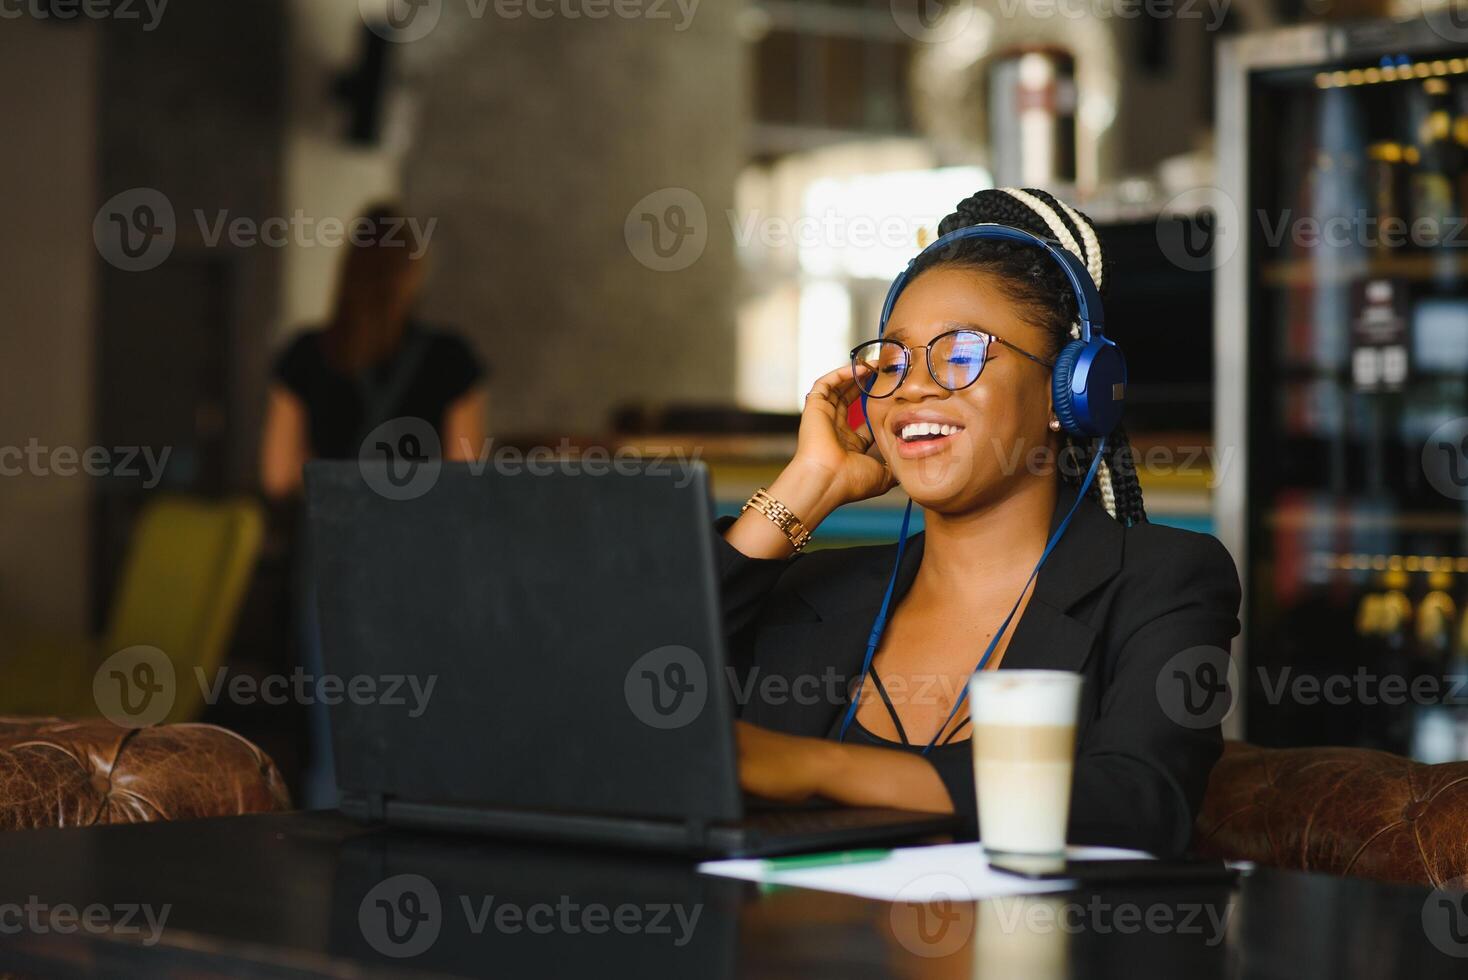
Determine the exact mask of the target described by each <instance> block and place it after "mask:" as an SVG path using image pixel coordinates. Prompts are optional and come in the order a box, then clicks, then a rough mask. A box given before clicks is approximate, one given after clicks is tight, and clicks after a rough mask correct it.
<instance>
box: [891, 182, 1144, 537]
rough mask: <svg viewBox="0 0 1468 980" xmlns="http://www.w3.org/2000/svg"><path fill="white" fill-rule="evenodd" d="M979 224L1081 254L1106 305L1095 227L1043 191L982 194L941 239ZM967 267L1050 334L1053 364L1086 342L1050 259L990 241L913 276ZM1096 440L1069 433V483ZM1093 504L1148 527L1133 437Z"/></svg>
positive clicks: (1105, 466) (963, 206)
mask: <svg viewBox="0 0 1468 980" xmlns="http://www.w3.org/2000/svg"><path fill="white" fill-rule="evenodd" d="M977 224H999V225H1008V226H1009V227H1011V228H1019V229H1021V230H1023V231H1028V232H1030V233H1031V234H1034V235H1039V236H1040V237H1042V238H1050V239H1053V240H1055V241H1057V242H1059V243H1060V246H1061V247H1062V248H1064V249H1066V250H1067V251H1069V252H1071V253H1073V254H1075V255H1076V256H1077V257H1078V258H1079V259H1080V260H1081V261H1082V262H1083V263H1084V264H1085V266H1086V269H1087V271H1088V272H1090V274H1091V279H1092V280H1093V281H1094V282H1095V283H1096V289H1097V291H1098V292H1100V294H1101V296H1102V298H1103V299H1104V298H1105V296H1106V287H1107V285H1108V282H1109V280H1110V269H1109V266H1108V265H1107V262H1106V255H1105V253H1104V252H1103V251H1102V249H1101V242H1100V240H1099V239H1098V238H1097V237H1096V228H1095V225H1094V224H1093V223H1092V221H1091V219H1090V218H1088V217H1086V216H1085V215H1084V214H1081V213H1080V212H1079V211H1076V210H1074V209H1073V208H1071V207H1069V206H1068V205H1066V204H1065V203H1064V202H1062V201H1060V200H1058V199H1057V198H1055V197H1052V196H1051V195H1050V194H1048V193H1046V192H1045V191H1042V190H1036V189H1034V188H1024V189H1021V188H1017V187H1002V188H997V189H994V190H984V191H979V192H978V193H977V194H974V195H973V196H972V197H970V198H968V199H966V200H964V201H961V202H959V205H958V209H957V210H956V211H954V212H953V213H952V214H950V215H949V216H948V217H946V218H944V219H943V221H942V222H941V223H940V224H939V225H938V233H939V235H946V234H948V233H949V232H953V231H957V230H958V229H960V228H967V227H968V226H970V225H977ZM943 265H960V266H965V267H969V268H973V269H981V270H983V271H985V272H988V273H991V274H993V276H994V279H995V282H996V285H997V286H998V287H999V289H1000V290H1001V291H1002V292H1003V293H1004V294H1005V295H1006V296H1008V297H1009V298H1010V299H1011V300H1013V301H1014V302H1015V303H1016V304H1018V305H1019V306H1020V308H1021V309H1022V310H1023V311H1024V315H1025V317H1026V319H1027V320H1029V321H1030V322H1031V323H1033V324H1034V325H1035V326H1037V327H1039V328H1040V329H1042V330H1043V331H1045V335H1046V340H1047V344H1048V348H1049V349H1048V351H1047V352H1046V353H1047V356H1048V357H1050V358H1051V359H1053V358H1054V357H1055V356H1056V355H1058V354H1059V353H1060V350H1061V348H1063V347H1064V346H1065V345H1066V344H1067V343H1069V342H1070V340H1071V339H1073V338H1076V337H1079V336H1080V321H1079V319H1078V311H1077V309H1076V300H1075V293H1074V292H1073V291H1072V290H1071V287H1070V284H1069V282H1067V281H1066V278H1065V273H1064V272H1062V271H1061V269H1060V267H1059V265H1058V264H1057V263H1056V262H1055V260H1054V259H1052V258H1051V257H1050V256H1048V255H1046V254H1045V253H1043V252H1041V251H1040V250H1039V249H1037V248H1034V247H1032V246H1029V245H1025V244H1021V243H1018V242H1007V241H998V240H993V239H984V238H967V239H962V240H960V241H958V242H955V243H953V244H952V245H950V246H948V247H946V248H944V249H943V250H941V251H939V252H934V253H929V254H927V255H925V256H924V257H923V259H922V260H921V261H920V262H919V263H918V265H917V267H916V268H914V269H913V272H912V275H913V278H916V277H917V276H919V275H921V274H922V273H923V272H925V271H927V270H928V269H931V268H935V267H937V266H943ZM1097 445H1098V442H1097V441H1096V440H1092V439H1087V438H1083V437H1077V436H1073V435H1070V434H1069V433H1067V434H1066V435H1065V445H1064V447H1063V448H1062V450H1061V466H1060V467H1059V469H1060V474H1061V477H1060V478H1061V479H1062V480H1063V481H1064V482H1066V483H1068V484H1070V485H1072V486H1079V485H1080V483H1081V480H1082V478H1083V475H1084V474H1085V473H1086V472H1087V471H1088V470H1089V469H1090V466H1091V463H1092V462H1093V461H1094V459H1095V457H1096V448H1097ZM1090 496H1091V498H1092V499H1093V500H1095V501H1096V502H1098V503H1099V504H1101V506H1103V507H1105V508H1106V511H1107V513H1109V514H1110V515H1111V516H1112V517H1114V518H1116V519H1117V520H1118V521H1121V522H1122V523H1123V524H1125V525H1127V526H1130V525H1133V524H1137V523H1140V522H1142V521H1145V520H1147V511H1146V508H1145V507H1144V505H1143V503H1142V487H1141V484H1139V483H1138V482H1137V468H1136V464H1135V462H1134V460H1133V456H1132V446H1131V442H1130V440H1128V439H1127V435H1126V430H1125V429H1123V428H1122V427H1121V426H1119V425H1118V426H1117V427H1116V429H1115V431H1113V432H1112V434H1111V436H1110V437H1109V438H1108V439H1107V442H1106V452H1105V454H1104V456H1103V458H1102V460H1101V465H1100V466H1099V467H1098V468H1097V472H1096V480H1095V482H1094V483H1092V485H1091V489H1090Z"/></svg>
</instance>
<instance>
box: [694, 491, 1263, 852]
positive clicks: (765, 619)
mask: <svg viewBox="0 0 1468 980" xmlns="http://www.w3.org/2000/svg"><path fill="white" fill-rule="evenodd" d="M1074 500H1075V490H1074V489H1073V488H1070V487H1062V489H1061V492H1060V494H1059V500H1058V501H1057V505H1056V510H1055V513H1054V515H1053V516H1052V518H1051V530H1052V532H1053V530H1054V529H1055V527H1056V526H1057V525H1058V524H1059V522H1060V520H1061V518H1062V517H1063V516H1064V515H1065V513H1066V511H1067V510H1069V508H1070V505H1071V504H1072V503H1073V502H1074ZM732 522H733V519H732V518H727V517H726V518H722V519H721V520H720V521H718V522H717V527H718V531H719V532H720V533H719V534H718V535H716V537H717V542H716V544H715V548H716V553H717V555H718V560H719V572H720V582H721V592H722V598H723V603H724V617H725V624H724V625H725V632H726V633H727V635H728V637H729V658H730V663H731V665H732V666H733V668H734V671H735V673H736V674H739V675H740V676H739V678H738V680H739V682H740V683H739V688H738V689H739V690H740V691H749V692H753V693H752V695H751V696H750V698H749V700H748V701H747V702H746V703H743V704H741V705H740V706H739V707H740V715H741V717H742V718H743V719H744V720H746V721H749V722H751V723H753V724H757V725H761V726H763V727H766V728H770V729H774V730H776V731H783V732H788V733H790V734H794V735H807V736H816V737H833V735H834V732H835V731H836V729H837V726H839V723H840V718H841V716H842V714H843V713H844V712H845V710H846V707H847V705H848V704H849V701H848V698H849V693H848V692H849V691H850V689H851V683H852V680H853V679H854V678H855V676H856V675H857V674H858V672H859V671H860V670H861V662H862V657H863V654H864V653H865V651H866V642H867V637H868V634H869V633H870V631H871V628H872V619H873V617H874V616H875V615H876V612H877V608H878V606H879V605H880V604H881V601H882V594H883V592H884V591H885V589H886V586H887V580H888V578H889V577H890V575H891V573H892V563H893V560H894V559H895V557H896V549H897V545H896V543H895V542H894V543H892V544H887V545H877V546H868V547H860V548H835V549H827V550H819V551H810V552H805V553H802V554H799V555H795V556H792V557H790V558H785V559H757V558H749V557H747V556H745V555H744V554H742V553H741V552H739V551H738V550H737V549H736V548H734V546H733V545H731V544H729V543H728V542H727V541H725V540H724V539H723V534H722V532H723V531H724V529H726V528H727V527H728V526H729V524H731V523H732ZM923 540H924V535H923V534H922V533H919V534H916V535H914V536H913V537H912V538H911V540H910V541H909V543H908V546H907V549H906V551H905V552H904V553H903V559H902V568H901V570H900V572H899V574H898V581H897V589H896V592H895V593H894V603H895V602H900V601H901V599H902V597H903V596H905V595H906V593H907V590H908V589H909V588H910V587H911V585H912V582H913V578H914V577H915V576H916V574H917V570H918V566H919V564H920V563H921V561H922V556H923ZM1239 598H1240V590H1239V580H1238V573H1237V572H1236V570H1235V569H1234V564H1233V560H1232V558H1231V557H1230V556H1229V554H1228V551H1227V550H1226V549H1225V548H1224V547H1223V545H1222V544H1220V543H1219V541H1218V540H1217V539H1216V538H1213V537H1210V536H1209V535H1205V534H1197V533H1194V532H1191V531H1183V530H1180V529H1177V528H1171V527H1165V526H1162V525H1157V524H1139V525H1137V526H1135V527H1131V528H1126V527H1123V526H1122V525H1121V524H1120V523H1118V522H1117V521H1115V520H1113V519H1112V517H1111V516H1110V515H1109V514H1107V513H1106V511H1105V510H1103V509H1102V508H1101V507H1100V506H1099V505H1097V504H1096V503H1094V502H1093V501H1090V500H1086V501H1083V502H1082V503H1081V505H1080V507H1079V508H1077V510H1076V515H1075V518H1074V519H1073V520H1072V521H1071V524H1070V527H1069V529H1068V530H1067V531H1066V533H1065V536H1064V537H1063V538H1061V540H1060V542H1059V544H1057V545H1056V547H1055V550H1054V552H1053V553H1052V554H1051V556H1050V560H1049V561H1047V562H1046V563H1045V567H1044V568H1043V569H1041V571H1040V575H1039V578H1038V580H1037V581H1036V583H1035V591H1034V593H1033V594H1032V595H1031V597H1030V601H1029V604H1028V605H1027V606H1026V607H1025V610H1024V614H1023V615H1022V616H1021V617H1020V618H1019V620H1018V621H1017V622H1016V623H1014V624H1012V625H1011V627H1010V629H1011V630H1012V636H1011V639H1010V642H1009V646H1008V648H1007V649H1006V651H1005V654H1004V659H1003V660H1002V661H1001V662H1000V666H999V668H998V669H1000V670H1010V669H1021V668H1045V669H1052V670H1071V671H1077V672H1079V673H1081V674H1082V675H1083V676H1084V677H1085V679H1086V683H1085V686H1084V688H1083V690H1082V694H1081V705H1080V714H1079V719H1078V722H1077V728H1076V769H1075V782H1074V785H1073V788H1072V796H1071V813H1070V840H1071V842H1072V843H1076V844H1107V845H1112V846H1116V847H1133V848H1139V849H1141V850H1145V851H1151V852H1153V853H1155V854H1158V855H1170V854H1178V853H1181V852H1183V851H1184V850H1186V849H1187V846H1188V843H1189V841H1190V839H1191V837H1192V829H1193V819H1194V816H1195V815H1196V813H1197V811H1198V808H1199V806H1200V804H1201V802H1202V799H1203V791H1204V789H1205V788H1206V787H1207V783H1208V775H1209V772H1210V771H1211V770H1212V768H1213V764H1214V763H1215V762H1216V761H1217V760H1218V757H1219V755H1220V753H1221V752H1222V750H1223V737H1222V732H1221V731H1220V728H1219V725H1218V721H1219V720H1221V718H1222V714H1223V713H1222V711H1216V712H1209V713H1207V714H1204V715H1202V716H1191V715H1189V714H1188V713H1187V712H1184V711H1181V710H1179V705H1178V703H1177V700H1178V697H1179V694H1178V691H1179V688H1178V687H1177V682H1176V681H1174V680H1173V678H1174V677H1176V676H1178V675H1179V669H1180V668H1187V669H1189V670H1190V672H1191V669H1192V668H1195V667H1196V666H1197V664H1196V662H1195V661H1196V660H1197V658H1198V657H1199V656H1200V654H1199V652H1198V651H1199V648H1206V647H1211V648H1216V649H1218V650H1220V651H1226V650H1227V649H1228V648H1229V642H1230V640H1231V639H1232V638H1233V637H1234V636H1235V635H1237V634H1238V631H1239V621H1238V618H1237V614H1238V609H1239ZM894 608H895V607H894ZM979 653H980V651H977V650H976V651H975V652H974V659H975V661H977V660H978V656H979ZM1217 656H1218V657H1222V656H1223V654H1222V653H1219V654H1218V655H1217ZM1217 664H1218V660H1214V661H1213V666H1214V667H1216V666H1217ZM1198 676H1199V677H1200V678H1201V679H1205V680H1206V678H1203V675H1202V674H1201V673H1200V674H1199V675H1198ZM1191 690H1192V689H1191V688H1189V691H1191ZM802 692H804V695H803V696H802ZM827 692H831V693H829V694H828V693H827ZM813 694H814V696H812V695H813ZM1188 696H1189V697H1191V696H1192V695H1191V694H1189V695H1188ZM1174 719H1178V720H1174ZM856 732H857V726H855V725H853V726H852V731H851V732H848V733H847V737H848V738H852V737H853V734H854V733H856ZM856 737H857V738H859V739H860V740H861V741H865V742H873V741H874V740H875V741H876V742H877V743H878V744H886V745H888V746H890V747H892V748H894V749H899V750H905V751H912V752H918V751H921V748H922V746H921V745H909V746H903V745H900V744H898V743H893V742H886V741H885V740H880V739H875V737H874V736H871V735H870V733H865V734H864V735H861V734H859V735H857V736H856ZM940 749H942V750H943V751H941V752H940ZM959 749H962V750H963V751H958V750H959ZM968 749H969V743H968V741H967V740H964V741H962V742H951V743H949V744H948V745H947V746H936V747H934V749H933V751H932V752H931V753H930V754H929V756H928V758H929V761H931V762H932V764H933V766H934V768H935V769H936V770H937V772H938V775H939V777H940V778H942V780H943V783H944V786H945V787H946V788H947V789H948V793H949V796H950V797H951V798H952V800H953V805H954V809H955V810H957V812H958V813H959V814H960V815H961V816H962V817H963V818H964V821H965V831H966V833H967V834H969V835H977V833H978V812H977V811H978V805H977V801H976V799H975V797H974V773H973V763H972V757H971V754H970V752H969V751H968Z"/></svg>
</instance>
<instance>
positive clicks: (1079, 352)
mask: <svg viewBox="0 0 1468 980" xmlns="http://www.w3.org/2000/svg"><path fill="white" fill-rule="evenodd" d="M968 238H986V239H991V240H997V241H1011V242H1020V243H1022V244H1025V245H1034V246H1036V247H1038V248H1042V249H1044V250H1045V252H1046V253H1047V254H1048V255H1049V256H1050V257H1051V258H1053V259H1054V260H1055V261H1056V262H1057V263H1059V265H1060V268H1061V271H1063V272H1064V273H1065V278H1066V279H1067V280H1068V281H1069V282H1070V288H1071V289H1072V290H1073V291H1074V292H1075V297H1076V310H1077V312H1078V314H1079V319H1080V325H1081V336H1080V338H1079V339H1076V340H1072V341H1070V342H1069V343H1067V344H1066V345H1065V347H1064V348H1063V349H1062V350H1061V352H1060V356H1059V357H1057V358H1056V359H1055V367H1054V369H1053V372H1052V374H1051V380H1050V392H1051V401H1052V402H1053V403H1054V407H1055V417H1056V418H1057V419H1059V420H1060V425H1061V427H1062V428H1063V429H1064V430H1065V431H1066V432H1069V433H1070V434H1071V435H1075V436H1082V437H1085V436H1107V435H1110V434H1111V431H1112V430H1113V429H1115V428H1116V423H1117V422H1119V421H1120V420H1121V409H1122V405H1123V403H1124V402H1125V400H1126V380H1127V379H1126V358H1124V357H1123V356H1122V354H1121V349H1120V348H1119V347H1117V346H1116V344H1115V343H1114V342H1113V341H1112V340H1110V339H1109V338H1107V337H1106V336H1104V335H1103V330H1104V329H1105V325H1104V314H1103V313H1102V309H1101V294H1100V293H1099V292H1097V291H1096V284H1095V283H1094V282H1092V281H1091V274H1090V273H1089V272H1087V271H1086V267H1085V266H1084V265H1083V264H1082V263H1081V260H1080V259H1079V258H1078V257H1077V256H1076V255H1075V254H1074V253H1073V252H1069V251H1067V250H1066V249H1064V248H1062V247H1061V246H1060V245H1059V243H1057V242H1055V241H1052V240H1051V239H1048V238H1041V237H1040V236H1039V235H1032V234H1030V233H1029V232H1027V231H1024V230H1023V229H1020V228H1011V227H1010V226H1009V225H996V224H979V225H969V226H968V227H966V228H959V229H958V230H957V231H950V232H949V233H948V234H946V235H944V236H943V237H942V238H939V239H938V240H937V241H935V242H933V244H931V245H929V246H928V247H927V248H925V249H923V250H922V252H920V253H919V254H918V256H917V257H916V258H914V259H913V260H912V261H911V262H909V263H908V264H907V268H906V269H904V270H902V272H901V273H899V274H898V276H897V278H896V279H894V280H893V281H892V288H891V289H889V290H887V301H886V302H885V303H883V304H882V319H881V322H880V324H879V326H878V328H877V336H878V337H880V336H882V335H883V334H885V333H886V332H887V321H888V320H889V319H890V318H891V316H892V308H893V307H894V306H896V305H897V297H899V296H901V295H902V291H903V290H904V289H906V288H907V286H908V283H909V282H910V281H911V280H912V274H913V270H914V269H916V268H917V267H918V264H919V263H920V262H921V261H922V260H923V258H924V257H925V256H927V255H929V254H932V253H934V252H940V251H942V250H943V249H945V248H947V247H948V246H950V245H952V244H954V243H955V242H958V241H961V240H963V239H968ZM866 408H867V396H866V394H865V393H864V392H863V393H862V396H861V410H862V414H863V415H865V414H866ZM867 427H868V430H870V427H871V423H870V422H868V423H867ZM875 438H876V434H875V433H873V439H875Z"/></svg>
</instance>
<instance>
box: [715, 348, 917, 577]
mask: <svg viewBox="0 0 1468 980" xmlns="http://www.w3.org/2000/svg"><path fill="white" fill-rule="evenodd" d="M870 370H872V369H871V368H868V367H865V366H862V367H859V368H855V369H853V368H852V367H850V366H848V367H843V368H839V369H838V370H835V371H832V372H831V373H830V374H827V375H824V376H823V377H821V378H819V379H818V380H817V381H816V383H815V384H814V385H813V386H812V387H811V390H810V392H809V394H807V395H806V396H805V408H804V410H802V412H801V413H800V434H799V436H798V437H797V439H796V446H795V456H794V457H793V458H792V459H791V460H790V462H789V463H788V464H787V465H786V467H785V469H784V470H782V471H781V472H780V475H779V476H778V477H777V478H776V479H775V482H774V483H771V484H770V486H769V494H770V496H772V497H774V498H775V499H776V500H778V501H780V503H782V504H784V505H785V506H786V507H788V508H790V510H791V512H793V513H794V514H795V516H796V517H798V518H800V521H801V523H802V524H804V525H805V526H806V528H807V529H808V530H812V531H814V530H815V528H816V525H818V524H820V523H821V521H823V520H825V519H826V515H827V514H829V513H831V511H833V510H835V509H836V508H837V507H840V506H841V505H842V504H849V503H851V502H852V501H855V500H865V499H867V498H868V497H876V496H879V495H880V494H884V493H886V492H887V491H888V490H891V489H892V486H893V484H894V483H895V482H896V481H894V480H893V478H892V471H891V470H890V469H889V468H888V467H887V465H886V464H885V463H884V462H882V460H881V459H879V458H877V457H876V456H875V455H873V454H872V453H871V446H872V437H871V434H870V433H869V432H868V430H867V427H866V426H861V427H860V428H859V429H856V430H853V429H852V428H851V426H849V425H848V424H847V422H846V419H847V413H848V412H849V411H850V410H851V405H852V403H853V402H855V401H856V400H857V399H858V397H859V396H860V391H859V389H858V386H857V383H856V375H855V374H854V373H853V372H854V371H870ZM724 538H725V540H727V541H728V542H729V543H730V544H732V545H733V546H734V547H735V548H737V549H739V550H740V551H741V552H743V553H744V554H746V555H748V556H750V557H751V558H780V557H784V556H786V555H788V554H790V552H791V545H790V542H789V541H788V540H787V539H786V538H785V536H784V535H783V534H782V533H781V532H780V531H779V529H778V528H776V527H775V526H774V525H773V524H772V523H770V521H768V520H767V519H766V518H765V517H764V515H762V514H759V513H756V512H755V511H754V510H749V511H746V512H745V513H744V514H743V515H742V516H741V517H740V518H739V520H737V521H735V522H734V524H733V526H732V527H730V528H729V530H728V531H726V532H725V534H724Z"/></svg>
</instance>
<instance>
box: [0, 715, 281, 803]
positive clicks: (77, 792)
mask: <svg viewBox="0 0 1468 980" xmlns="http://www.w3.org/2000/svg"><path fill="white" fill-rule="evenodd" d="M290 805H291V801H290V794H289V793H288V792H287V790H286V787H285V783H284V781H283V780H282V779H281V776H280V772H279V771H278V770H277V769H276V768H275V763H274V762H272V761H271V760H270V757H269V756H267V755H265V753H263V752H261V751H260V750H259V749H258V748H256V747H255V746H254V745H253V744H251V743H250V742H248V741H246V740H245V739H243V738H240V737H239V736H238V735H235V734H234V733H232V732H229V731H226V730H225V729H223V728H217V727H215V726H213V725H191V724H185V725H164V726H161V727H157V728H143V729H137V730H134V729H129V728H119V727H118V726H116V725H113V724H111V723H110V722H106V721H101V720H96V721H62V720H60V719H57V718H0V830H23V829H29V828H34V827H71V826H89V825H91V824H108V823H145V822H150V821H155V820H183V819H187V818H190V817H221V816H232V815H235V814H240V813H257V812H264V811H272V810H286V809H289V808H290Z"/></svg>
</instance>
